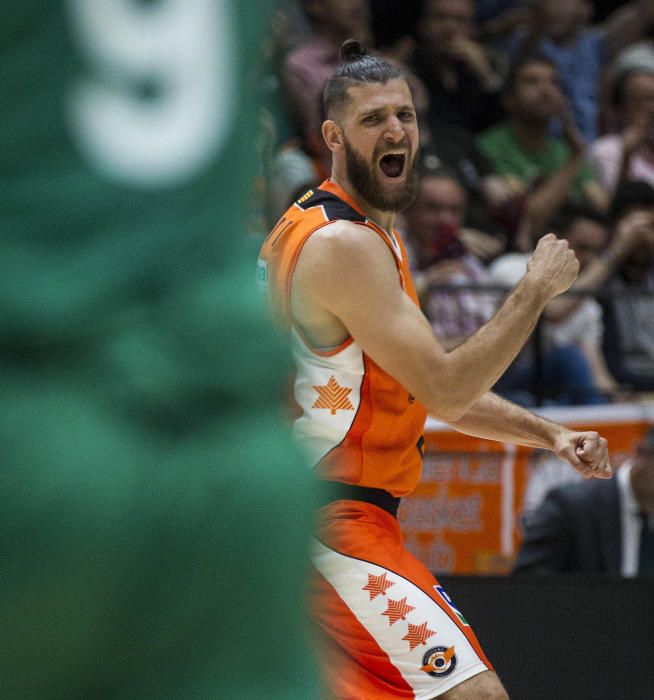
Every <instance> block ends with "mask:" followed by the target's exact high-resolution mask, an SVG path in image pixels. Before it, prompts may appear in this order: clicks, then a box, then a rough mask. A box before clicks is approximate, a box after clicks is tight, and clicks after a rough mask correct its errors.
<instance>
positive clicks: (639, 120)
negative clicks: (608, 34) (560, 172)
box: [589, 66, 654, 193]
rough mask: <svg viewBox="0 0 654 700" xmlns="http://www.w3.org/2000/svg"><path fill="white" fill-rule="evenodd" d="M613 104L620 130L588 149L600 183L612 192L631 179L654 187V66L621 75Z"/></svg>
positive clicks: (614, 88) (617, 82)
mask: <svg viewBox="0 0 654 700" xmlns="http://www.w3.org/2000/svg"><path fill="white" fill-rule="evenodd" d="M611 102H612V106H613V109H614V111H615V116H616V119H617V123H618V125H619V128H620V131H619V132H617V133H612V134H607V135H606V136H602V137H601V138H599V139H597V140H596V141H595V142H594V143H593V144H592V145H591V147H590V149H589V159H590V162H591V164H592V165H593V167H594V168H595V171H596V173H597V176H598V177H599V179H600V182H601V183H602V184H603V185H604V187H605V188H606V189H607V190H608V191H609V192H611V193H613V192H615V190H616V188H617V186H618V185H619V184H620V183H621V182H625V181H628V180H644V181H645V182H648V183H649V184H651V185H654V66H652V67H651V68H646V67H639V68H629V69H626V70H623V71H622V72H620V73H618V74H617V75H616V76H615V77H614V79H613V84H612V90H611Z"/></svg>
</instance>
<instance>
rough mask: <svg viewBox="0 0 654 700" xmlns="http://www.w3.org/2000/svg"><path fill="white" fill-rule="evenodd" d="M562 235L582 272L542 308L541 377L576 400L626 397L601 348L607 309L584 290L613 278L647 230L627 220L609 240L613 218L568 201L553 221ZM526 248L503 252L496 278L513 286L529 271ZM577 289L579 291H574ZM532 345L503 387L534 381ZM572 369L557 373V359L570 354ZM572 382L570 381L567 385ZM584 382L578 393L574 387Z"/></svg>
mask: <svg viewBox="0 0 654 700" xmlns="http://www.w3.org/2000/svg"><path fill="white" fill-rule="evenodd" d="M554 229H555V230H556V232H557V233H558V235H559V236H561V237H563V238H566V239H567V240H568V243H569V245H570V248H571V249H572V250H573V251H574V252H575V254H576V256H577V259H578V260H579V276H578V278H577V280H576V282H575V283H574V285H573V287H572V289H571V292H573V293H571V294H564V295H562V296H560V297H557V298H556V299H553V300H552V301H551V302H550V303H549V304H548V305H547V307H546V308H545V310H544V311H543V316H542V319H543V320H542V323H541V324H540V326H539V332H540V335H539V338H540V340H541V348H540V351H541V352H543V357H542V366H541V372H542V374H543V376H542V377H541V380H545V381H546V383H547V385H548V386H547V387H546V392H545V393H547V392H548V391H550V392H552V391H553V393H554V394H555V396H556V394H557V393H558V392H557V385H559V386H562V387H563V388H564V389H566V390H567V391H569V392H570V393H571V394H572V398H573V399H574V400H573V401H572V403H601V402H602V397H606V398H611V399H616V398H621V397H622V395H623V391H622V390H621V387H620V386H619V384H618V382H617V381H616V379H615V378H614V377H613V376H612V374H611V372H610V371H609V369H608V367H607V363H606V360H605V357H604V353H603V350H602V340H603V337H604V335H605V333H604V323H603V310H602V307H601V306H600V304H599V303H598V302H597V300H596V299H595V298H593V297H592V296H589V295H588V294H580V292H587V293H591V292H592V293H598V292H599V291H600V289H601V287H602V286H603V285H604V284H605V283H606V282H607V281H608V280H609V279H611V276H612V274H613V273H614V271H615V270H616V268H617V267H618V265H619V264H621V263H622V262H623V261H625V260H627V259H628V258H629V256H630V255H632V254H633V253H634V252H635V251H638V250H639V249H640V247H641V246H642V245H643V238H644V235H645V234H644V232H643V230H642V227H641V226H640V225H639V223H638V220H635V221H634V222H629V221H625V222H623V223H622V224H621V225H620V226H619V227H618V228H617V230H616V231H615V233H614V235H613V237H612V239H611V241H610V243H609V219H608V217H607V216H605V215H603V214H602V213H601V212H599V211H597V210H594V209H592V208H589V207H581V206H579V205H574V204H567V205H566V206H565V207H564V208H563V209H562V211H561V213H560V214H559V216H558V217H557V219H556V220H555V222H554ZM527 257H528V256H527V254H521V255H518V254H515V253H514V254H511V255H508V256H503V257H501V258H498V260H496V261H495V262H494V263H493V264H492V265H491V267H490V271H489V272H490V275H491V278H492V279H493V281H494V282H496V283H502V284H505V285H509V286H513V285H514V284H516V283H517V282H518V280H519V279H520V277H522V275H523V274H524V271H525V269H526V265H527ZM574 292H577V294H575V293H574ZM533 352H534V351H533V349H532V352H531V353H529V354H523V355H521V356H519V358H518V359H517V360H516V363H514V365H512V367H511V368H509V370H508V372H507V373H506V374H505V376H504V378H503V379H502V381H501V386H502V387H503V390H510V391H516V390H518V389H520V382H521V381H525V383H526V384H531V383H532V381H533V380H532V381H530V380H529V376H530V375H532V376H533V374H534V373H535V367H534V358H533ZM576 354H581V356H582V358H583V360H584V362H582V361H581V359H582V358H579V357H578V358H577V359H576V360H575V361H574V362H570V366H571V370H570V369H569V370H567V371H566V374H568V372H570V374H569V375H568V376H569V378H568V379H566V374H564V375H563V376H559V377H558V378H557V377H556V374H555V373H554V371H553V369H552V365H554V366H557V365H560V366H563V367H564V366H565V364H564V363H562V361H561V357H568V359H569V360H570V359H571V358H574V356H575V355H576ZM566 384H567V385H568V386H567V387H566V386H565V385H566ZM578 386H579V394H578V396H576V397H575V392H576V391H577V387H578Z"/></svg>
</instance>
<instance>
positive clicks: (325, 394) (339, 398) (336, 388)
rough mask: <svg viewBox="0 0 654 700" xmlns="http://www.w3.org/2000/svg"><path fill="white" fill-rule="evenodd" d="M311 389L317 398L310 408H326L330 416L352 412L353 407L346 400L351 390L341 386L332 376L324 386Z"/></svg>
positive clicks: (348, 400)
mask: <svg viewBox="0 0 654 700" xmlns="http://www.w3.org/2000/svg"><path fill="white" fill-rule="evenodd" d="M313 388H314V389H315V390H316V391H317V392H318V394H319V396H318V398H317V399H316V401H315V403H314V404H313V406H311V408H326V409H328V410H329V411H330V413H331V414H332V416H335V415H336V411H354V406H353V405H352V402H351V401H350V399H348V394H350V393H351V392H352V389H348V388H347V387H345V386H341V385H340V384H339V383H338V382H337V381H336V379H334V376H333V375H332V376H331V377H330V378H329V381H328V382H327V384H325V385H324V386H314V387H313Z"/></svg>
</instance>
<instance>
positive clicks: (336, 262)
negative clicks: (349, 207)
mask: <svg viewBox="0 0 654 700" xmlns="http://www.w3.org/2000/svg"><path fill="white" fill-rule="evenodd" d="M384 268H387V269H389V270H390V269H393V268H394V262H393V257H392V254H391V253H390V251H389V250H388V248H387V246H386V245H385V244H384V242H383V241H382V240H381V238H380V237H379V235H377V234H376V233H375V232H374V231H373V230H372V229H370V228H369V227H368V226H361V225H360V224H354V223H352V222H351V221H335V222H333V223H331V224H328V225H327V226H323V227H322V228H320V229H318V230H317V231H316V232H315V233H314V234H312V235H311V237H310V238H309V240H308V241H307V242H306V243H305V244H304V247H303V249H302V253H301V255H300V258H299V260H298V266H297V268H296V269H297V272H298V273H300V274H302V273H303V272H304V273H310V274H312V275H313V274H320V273H323V274H325V273H326V274H329V275H334V274H336V275H338V276H341V275H346V276H347V275H350V274H351V273H353V272H354V273H356V274H357V275H366V276H367V275H368V274H375V275H376V274H379V273H380V272H382V270H384Z"/></svg>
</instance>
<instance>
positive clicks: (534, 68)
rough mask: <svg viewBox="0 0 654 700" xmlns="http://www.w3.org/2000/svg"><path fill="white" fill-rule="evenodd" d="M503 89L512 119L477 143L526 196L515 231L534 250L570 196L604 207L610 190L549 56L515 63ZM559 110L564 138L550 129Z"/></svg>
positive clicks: (519, 243)
mask: <svg viewBox="0 0 654 700" xmlns="http://www.w3.org/2000/svg"><path fill="white" fill-rule="evenodd" d="M504 95H505V96H504V104H505V107H506V110H507V113H508V119H507V120H506V121H504V122H502V123H500V124H498V125H496V126H494V127H492V128H490V129H488V130H487V131H485V132H483V133H482V134H481V135H480V136H479V137H478V140H477V143H478V145H479V148H480V150H481V151H482V153H484V154H485V155H486V156H487V157H488V158H489V159H490V161H491V162H492V163H493V166H494V168H495V171H496V172H497V173H499V174H501V175H503V176H504V177H505V179H506V181H507V182H508V183H509V184H510V185H511V187H512V188H513V189H514V191H515V193H516V195H515V196H516V198H517V199H519V200H520V199H522V212H521V213H522V224H523V225H522V228H521V230H520V231H517V230H516V231H514V234H516V235H517V239H516V241H515V247H517V248H518V249H520V250H523V251H524V250H531V249H532V247H533V243H534V239H535V238H536V237H539V236H540V235H542V233H544V231H545V228H546V226H547V225H548V222H549V221H551V219H552V217H553V216H555V215H556V213H557V212H558V210H559V208H560V207H561V205H562V204H563V202H564V201H565V200H566V199H567V198H568V197H570V196H572V197H573V198H574V199H576V200H578V201H583V200H586V201H588V202H589V203H590V204H592V205H594V206H595V207H596V208H598V209H605V207H606V204H607V196H606V192H605V190H604V188H603V187H602V186H601V185H600V183H599V182H598V181H597V179H596V177H595V176H594V174H593V173H592V171H591V169H590V167H589V165H588V163H587V162H586V158H585V144H584V142H583V139H582V138H581V136H580V134H579V132H578V130H577V129H576V127H575V126H574V124H573V123H572V121H571V120H570V119H569V117H568V113H567V109H566V104H565V99H564V97H563V94H562V92H561V87H560V84H559V79H558V75H557V72H556V68H555V66H554V64H553V63H552V61H551V60H550V59H548V58H547V57H546V56H544V55H542V54H532V55H531V56H526V57H524V58H523V60H522V61H521V62H519V63H517V64H515V65H514V66H513V68H512V70H511V72H510V73H509V76H508V78H507V82H506V85H505V91H504ZM557 116H559V117H562V119H563V121H564V125H565V127H564V130H563V137H562V138H557V137H554V136H552V135H551V134H550V131H549V126H550V123H551V121H552V119H554V118H555V117H557ZM516 219H518V216H516ZM514 225H515V226H516V228H517V221H514Z"/></svg>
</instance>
